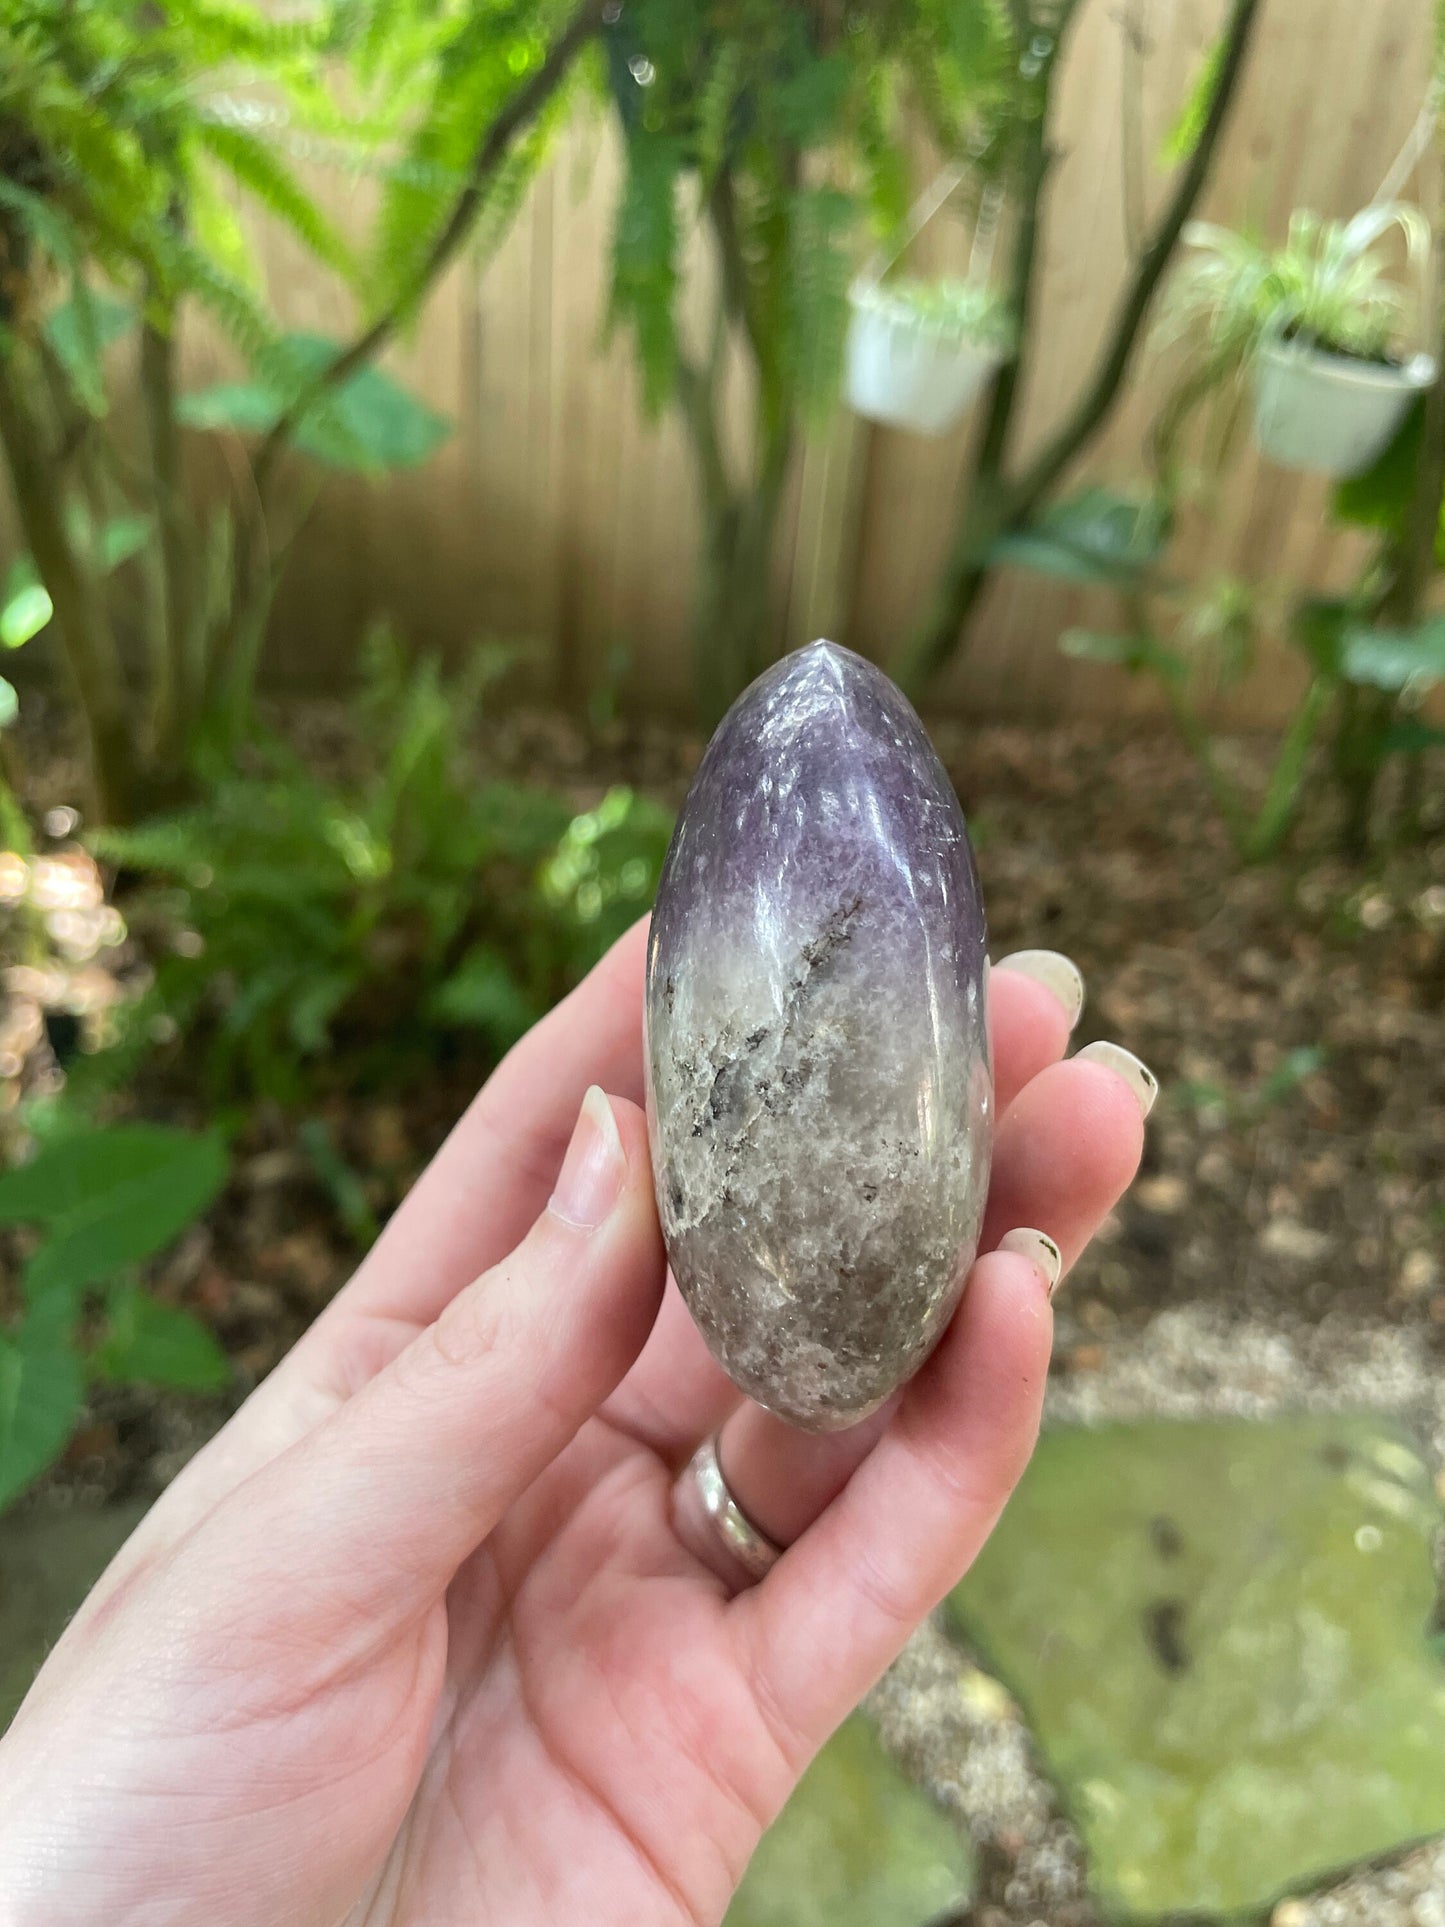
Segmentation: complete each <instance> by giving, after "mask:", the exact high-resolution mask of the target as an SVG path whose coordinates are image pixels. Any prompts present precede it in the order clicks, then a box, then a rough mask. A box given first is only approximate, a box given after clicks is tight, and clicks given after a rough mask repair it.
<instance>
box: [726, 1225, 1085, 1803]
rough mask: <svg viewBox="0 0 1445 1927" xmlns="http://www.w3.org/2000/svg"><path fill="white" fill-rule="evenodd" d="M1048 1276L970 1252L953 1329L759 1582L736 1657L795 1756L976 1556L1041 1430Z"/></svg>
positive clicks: (741, 1622)
mask: <svg viewBox="0 0 1445 1927" xmlns="http://www.w3.org/2000/svg"><path fill="white" fill-rule="evenodd" d="M1052 1335H1053V1319H1052V1314H1051V1312H1050V1308H1049V1280H1048V1278H1047V1277H1046V1276H1045V1274H1044V1271H1043V1270H1042V1269H1041V1268H1040V1266H1039V1265H1038V1264H1037V1263H1035V1262H1034V1261H1032V1260H1031V1259H1030V1258H1029V1257H1027V1256H1025V1255H1023V1254H1022V1253H1021V1252H1019V1251H995V1252H991V1253H990V1254H989V1255H988V1256H987V1257H985V1258H980V1259H979V1261H978V1263H977V1264H976V1265H975V1266H974V1269H973V1274H972V1276H971V1278H970V1280H969V1285H968V1289H967V1291H966V1292H965V1293H964V1296H963V1304H962V1307H961V1308H960V1311H959V1313H958V1316H957V1317H956V1318H955V1319H954V1321H953V1325H952V1327H951V1329H950V1331H949V1334H948V1337H947V1338H946V1339H945V1340H944V1342H943V1344H942V1345H941V1346H940V1347H939V1349H938V1350H937V1351H936V1352H935V1353H934V1355H933V1357H932V1358H931V1359H930V1360H929V1362H928V1363H927V1365H925V1366H924V1368H923V1370H922V1371H921V1372H920V1373H919V1374H918V1376H917V1377H916V1378H915V1379H914V1380H913V1381H912V1383H911V1384H910V1385H909V1386H908V1388H907V1390H906V1392H905V1393H904V1396H903V1400H902V1402H901V1404H900V1406H899V1408H898V1413H897V1416H896V1417H895V1418H894V1420H893V1423H892V1424H891V1425H890V1426H889V1428H888V1430H887V1432H886V1433H885V1434H884V1436H883V1437H882V1438H881V1439H880V1440H879V1441H878V1443H877V1444H876V1445H875V1446H874V1447H873V1450H872V1451H871V1452H870V1453H869V1454H868V1456H867V1458H866V1459H864V1461H863V1463H862V1464H861V1465H860V1466H859V1467H858V1469H857V1471H856V1472H854V1474H853V1476H852V1478H851V1479H850V1480H849V1482H848V1484H847V1485H846V1486H845V1487H844V1489H843V1491H842V1492H841V1493H839V1495H838V1497H837V1498H836V1499H835V1500H834V1501H833V1503H832V1504H831V1505H830V1506H829V1507H828V1508H827V1510H826V1511H825V1512H824V1513H823V1514H822V1516H821V1517H820V1518H819V1519H818V1520H817V1521H816V1522H815V1523H814V1524H813V1525H812V1526H811V1527H810V1528H809V1529H808V1531H807V1532H805V1533H804V1534H803V1536H802V1538H801V1539H799V1540H798V1542H797V1544H796V1545H794V1546H792V1547H790V1548H789V1550H788V1551H787V1552H786V1553H784V1555H783V1557H782V1558H781V1559H780V1560H779V1562H778V1564H777V1565H776V1566H775V1567H774V1569H773V1570H772V1572H770V1573H769V1574H768V1576H767V1578H766V1579H765V1580H764V1581H763V1582H762V1584H761V1585H759V1586H757V1587H755V1588H754V1589H753V1590H752V1591H750V1592H745V1593H743V1594H742V1595H741V1596H740V1597H739V1598H738V1599H736V1600H735V1601H734V1603H733V1605H732V1608H731V1613H732V1617H733V1623H734V1629H735V1637H736V1638H737V1640H738V1642H739V1650H738V1655H737V1656H738V1660H739V1663H740V1665H741V1666H742V1668H743V1670H744V1672H745V1674H746V1675H747V1677H748V1678H749V1679H750V1680H751V1682H752V1685H753V1688H754V1691H755V1693H756V1696H757V1700H758V1704H759V1709H760V1711H761V1712H762V1714H763V1716H764V1717H765V1718H766V1719H768V1721H769V1723H770V1724H771V1726H772V1727H773V1730H774V1735H775V1738H776V1739H777V1741H778V1743H779V1745H780V1747H781V1748H782V1749H783V1751H784V1753H785V1754H786V1755H787V1756H788V1758H789V1761H790V1763H791V1764H792V1765H793V1766H794V1767H795V1769H796V1770H801V1768H802V1766H803V1765H804V1764H805V1763H806V1761H807V1760H808V1759H809V1758H810V1757H811V1755H812V1754H813V1752H814V1751H816V1749H817V1748H818V1747H819V1746H821V1744H822V1743H823V1741H824V1740H825V1739H826V1738H827V1736H828V1734H829V1733H831V1732H832V1730H833V1729H834V1727H836V1726H837V1725H839V1724H840V1723H841V1721H842V1720H843V1719H845V1718H846V1717H847V1715H848V1713H849V1712H850V1711H851V1710H852V1709H853V1707H854V1706H856V1705H857V1703H858V1701H859V1700H860V1699H861V1698H862V1697H863V1695H864V1694H865V1693H866V1692H867V1691H868V1689H869V1687H870V1686H872V1685H873V1683H874V1681H875V1680H877V1678H878V1677H879V1675H880V1674H881V1673H882V1672H883V1671H884V1670H885V1668H887V1667H888V1666H889V1665H890V1664H891V1662H892V1661H893V1660H894V1659H895V1658H896V1657H897V1655H898V1653H899V1652H900V1651H901V1650H902V1648H903V1645H904V1643H905V1642H906V1640H907V1639H908V1637H909V1635H910V1633H912V1631H913V1630H914V1628H915V1627H916V1626H917V1625H918V1624H919V1623H920V1621H922V1620H923V1619H924V1618H925V1617H926V1616H927V1615H928V1613H929V1612H931V1611H932V1609H933V1608H934V1606H936V1605H937V1604H938V1602H939V1600H940V1599H941V1598H942V1597H943V1595H944V1594H945V1593H946V1592H948V1591H949V1589H950V1588H951V1587H953V1586H954V1585H956V1584H957V1582H958V1581H959V1579H960V1578H962V1576H963V1574H964V1573H965V1572H966V1571H967V1570H968V1568H969V1566H970V1565H972V1563H973V1561H974V1559H975V1558H976V1557H977V1555H978V1553H979V1551H980V1550H981V1549H982V1547H983V1544H984V1541H985V1540H986V1539H987V1538H988V1535H989V1533H990V1532H991V1531H992V1530H993V1526H994V1523H995V1521H996V1520H997V1518H998V1516H999V1513H1000V1512H1001V1511H1002V1510H1003V1507H1004V1503H1005V1501H1006V1500H1007V1499H1008V1496H1009V1494H1010V1493H1011V1492H1012V1490H1013V1488H1014V1486H1015V1484H1016V1483H1017V1482H1018V1479H1019V1476H1020V1475H1021V1473H1022V1472H1023V1469H1024V1467H1025V1465H1026V1464H1027V1463H1028V1459H1029V1454H1030V1453H1031V1451H1032V1450H1033V1445H1034V1440H1035V1439H1036V1437H1037V1436H1038V1427H1039V1414H1040V1411H1041V1408H1042V1404H1043V1394H1044V1382H1045V1380H1046V1378H1047V1376H1048V1365H1049V1349H1050V1345H1051V1342H1052Z"/></svg>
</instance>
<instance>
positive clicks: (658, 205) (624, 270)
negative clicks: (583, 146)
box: [607, 132, 682, 411]
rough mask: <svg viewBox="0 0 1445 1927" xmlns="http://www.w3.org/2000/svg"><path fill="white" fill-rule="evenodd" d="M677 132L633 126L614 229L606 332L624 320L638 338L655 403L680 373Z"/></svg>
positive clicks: (653, 405) (645, 384)
mask: <svg viewBox="0 0 1445 1927" xmlns="http://www.w3.org/2000/svg"><path fill="white" fill-rule="evenodd" d="M681 161H682V153H681V149H680V147H679V144H678V143H677V142H676V141H675V140H668V139H663V138H659V137H657V136H654V135H649V134H644V133H640V132H639V133H637V134H634V135H633V137H632V138H631V139H630V140H629V141H628V143H627V179H626V181H625V182H624V184H623V189H622V196H621V199H620V201H619V203H618V207H617V223H616V226H615V228H614V230H613V235H612V289H611V296H610V299H609V302H608V308H607V329H608V331H609V332H611V330H613V329H615V328H616V327H617V326H618V325H619V324H621V323H624V322H625V323H626V324H627V325H628V326H629V327H630V328H631V329H632V331H633V334H634V336H635V338H636V342H637V356H638V363H639V366H640V367H641V370H642V389H643V399H644V401H645V403H646V405H647V407H648V408H649V409H651V410H654V411H656V410H658V409H660V408H661V407H662V405H663V404H664V402H666V401H667V399H668V397H669V396H670V394H671V393H672V386H673V382H674V380H675V378H676V373H677V328H676V321H675V318H674V312H673V311H674V305H675V302H676V298H677V288H678V223H677V195H678V174H679V170H680V166H681Z"/></svg>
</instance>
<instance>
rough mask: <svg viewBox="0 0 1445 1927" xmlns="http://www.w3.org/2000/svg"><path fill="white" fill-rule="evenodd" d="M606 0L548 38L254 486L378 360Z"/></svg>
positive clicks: (467, 227)
mask: <svg viewBox="0 0 1445 1927" xmlns="http://www.w3.org/2000/svg"><path fill="white" fill-rule="evenodd" d="M605 5H606V0H583V3H582V5H581V6H579V7H578V9H577V11H576V13H574V14H573V16H572V18H571V20H570V21H569V22H568V24H567V26H566V27H565V28H564V29H563V31H562V32H561V34H559V36H558V37H557V39H556V40H555V41H554V42H553V44H552V46H551V48H550V49H549V50H548V53H547V56H546V58H545V59H544V60H543V62H542V64H541V66H540V67H538V68H537V70H536V72H535V73H534V74H533V75H532V76H531V78H530V79H529V80H527V82H526V83H525V84H524V85H523V86H521V87H519V88H518V89H517V91H516V93H515V94H513V96H512V98H511V99H510V100H509V101H508V102H507V104H506V105H505V106H504V107H503V108H502V110H501V111H500V113H499V114H498V115H497V117H496V119H495V120H494V121H492V123H491V124H490V126H489V127H488V128H487V131H486V133H485V134H484V135H483V137H482V139H481V142H480V144H479V145H478V147H477V151H476V153H475V154H474V155H473V157H472V164H471V168H470V170H469V172H468V176H467V180H466V183H465V185H464V186H463V187H462V189H461V191H460V192H459V193H458V195H457V198H456V200H455V202H454V203H453V205H452V211H451V213H450V215H448V217H447V220H446V224H445V225H444V226H443V228H442V230H441V232H440V233H439V234H438V235H437V238H436V240H435V241H434V242H433V243H432V245H431V248H430V250H429V252H428V254H427V257H426V260H425V261H424V262H423V264H422V267H421V269H420V271H419V273H418V275H417V278H416V281H415V282H414V284H413V285H412V287H410V288H409V289H408V290H407V291H406V293H405V294H403V295H400V296H398V297H397V299H396V300H395V301H393V302H392V304H391V306H390V307H388V308H386V309H385V310H384V311H383V312H382V313H381V314H380V315H378V316H377V318H376V320H375V321H373V322H372V323H371V324H370V326H369V327H367V328H364V329H363V330H362V331H361V333H360V334H358V335H357V336H356V337H355V338H354V339H353V340H352V341H351V343H350V344H349V345H348V346H347V347H345V348H343V349H342V351H341V353H340V354H339V355H337V357H336V359H335V360H334V361H332V362H330V363H328V364H327V366H326V367H325V368H324V369H323V370H322V372H321V373H320V374H319V375H318V376H317V377H316V378H315V380H314V381H312V382H311V383H310V384H309V385H308V386H307V387H306V388H304V389H303V390H302V392H301V393H300V394H299V395H298V396H297V397H296V399H295V400H294V401H293V402H292V403H291V404H290V406H289V407H288V408H286V409H284V410H283V411H282V413H281V415H280V417H279V419H278V420H277V421H276V423H275V425H274V426H273V427H272V429H271V431H270V433H269V434H268V435H267V436H266V438H265V440H264V441H263V442H262V443H261V446H260V449H259V450H258V452H257V456H256V488H257V491H258V493H259V494H260V495H261V496H262V498H263V499H264V497H265V494H266V489H267V485H268V483H269V481H270V478H271V476H272V473H273V472H274V470H275V467H276V464H277V462H278V461H279V460H280V458H281V456H282V454H283V453H284V452H285V449H286V447H287V444H288V443H289V442H290V440H291V438H292V436H293V435H294V434H295V433H296V430H297V429H298V428H299V427H300V426H301V424H302V422H303V421H304V420H305V419H306V417H307V416H308V415H309V414H310V413H311V411H312V409H314V408H315V407H316V406H317V404H318V403H319V402H321V401H323V400H324V399H325V398H326V396H327V395H329V394H331V393H333V392H334V391H335V390H336V389H337V388H339V387H340V386H341V385H342V383H343V382H345V381H346V380H348V379H349V377H350V376H352V375H354V374H355V373H356V372H357V370H358V369H359V368H364V367H366V366H367V365H368V364H369V363H370V362H372V361H373V360H375V358H376V357H377V356H378V355H379V354H380V353H381V352H382V350H383V349H384V348H386V347H387V346H388V344H389V343H390V342H391V341H392V339H393V338H394V337H395V335H396V334H397V332H398V331H399V329H400V328H401V326H402V324H403V323H404V322H405V321H406V319H407V317H408V316H409V315H410V314H411V313H413V312H414V310H415V308H416V307H417V305H418V303H419V302H420V301H422V300H423V299H424V298H425V296H426V293H427V291H428V289H430V288H431V287H432V286H433V284H434V283H435V282H436V280H437V279H438V278H439V276H440V275H441V274H442V273H443V272H444V271H445V269H446V268H447V267H448V266H449V264H450V263H451V260H452V258H453V256H454V255H455V254H456V253H457V251H458V250H459V249H460V248H461V246H462V244H463V242H464V241H465V240H466V238H467V235H468V234H469V233H470V232H471V228H472V224H473V222H474V221H475V220H476V218H477V215H478V214H479V213H480V212H481V208H482V203H483V201H484V200H485V199H486V196H487V192H488V190H489V189H490V187H491V185H492V182H493V180H494V179H495V177H496V175H497V172H498V170H499V169H500V167H501V165H502V162H503V161H504V160H505V159H506V157H507V150H508V148H509V147H510V146H511V144H512V141H513V139H514V138H515V136H516V135H517V134H518V133H520V132H521V130H522V129H523V128H524V127H526V126H527V125H528V124H529V123H530V122H531V121H533V120H534V119H535V118H536V116H537V115H538V114H539V113H540V112H541V110H542V108H543V107H545V106H546V104H547V102H548V101H549V100H550V99H551V97H552V95H553V94H555V93H556V91H557V89H558V88H559V87H560V86H561V84H562V82H563V80H564V79H565V78H566V75H567V71H568V69H569V68H570V67H571V65H572V62H573V61H574V60H575V59H576V57H577V55H578V54H579V53H580V52H581V50H582V48H583V47H584V46H585V45H586V43H587V42H588V41H589V40H590V39H591V38H592V37H593V36H594V35H595V34H597V33H598V32H600V31H601V28H602V24H603V13H604V8H605Z"/></svg>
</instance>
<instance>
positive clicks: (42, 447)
mask: <svg viewBox="0 0 1445 1927" xmlns="http://www.w3.org/2000/svg"><path fill="white" fill-rule="evenodd" d="M22 360H28V358H27V357H25V355H24V350H23V347H22V345H21V343H20V340H19V338H18V337H17V336H15V335H10V336H8V337H5V336H0V441H3V444H4V450H5V460H6V463H7V466H8V467H9V470H10V480H11V485H12V488H13V490H14V494H15V502H16V507H17V508H18V510H19V513H20V522H21V526H22V528H23V529H24V532H25V539H26V541H27V542H28V543H29V545H30V551H31V553H32V555H33V556H34V557H35V565H36V568H37V569H38V570H39V572H40V578H41V580H42V581H43V582H44V584H45V587H46V590H47V592H48V593H49V595H50V599H51V601H52V603H53V604H54V607H55V622H56V628H57V630H58V631H59V635H60V641H61V646H62V650H63V654H64V659H65V664H66V669H67V671H68V673H69V676H70V681H71V684H72V687H73V689H74V692H75V698H76V704H77V707H78V709H79V712H80V714H81V716H82V717H83V718H84V720H85V726H86V733H87V735H88V737H89V749H90V766H91V773H92V781H93V785H94V789H95V803H96V807H97V810H98V812H99V814H100V816H101V817H102V818H103V819H104V820H106V821H110V822H116V821H121V822H123V821H124V820H125V818H126V816H127V815H128V813H129V811H130V808H131V806H132V803H133V801H134V798H135V793H136V758H135V743H134V736H133V732H132V729H131V721H130V716H129V713H128V710H127V706H126V702H125V691H124V686H123V683H122V679H121V670H120V658H119V653H118V651H117V649H116V643H115V636H114V633H113V632H112V629H111V626H110V617H109V614H108V612H107V610H106V606H105V598H104V594H103V592H102V589H101V585H100V583H99V581H98V580H97V579H96V578H95V577H94V576H93V575H92V574H91V573H90V571H89V569H88V567H87V564H86V562H85V559H84V558H83V556H82V555H81V553H80V550H79V548H78V547H77V545H76V544H74V543H73V542H72V541H71V539H70V534H69V531H68V530H67V529H66V526H65V518H64V515H63V513H62V508H61V503H60V501H59V500H58V498H57V495H56V489H55V474H56V471H55V464H54V461H53V459H52V453H53V451H51V450H49V449H47V447H46V440H47V438H46V432H45V426H44V423H43V422H42V421H41V420H40V418H39V417H38V415H37V414H36V412H35V408H34V401H33V398H34V396H35V395H37V394H38V393H39V392H41V388H42V382H41V377H40V374H39V371H38V369H37V368H36V367H35V366H33V365H29V366H24V367H22V366H21V365H20V363H21V361H22Z"/></svg>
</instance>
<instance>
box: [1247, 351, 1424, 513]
mask: <svg viewBox="0 0 1445 1927" xmlns="http://www.w3.org/2000/svg"><path fill="white" fill-rule="evenodd" d="M1435 374H1436V364H1435V361H1434V358H1433V357H1432V356H1430V355H1415V356H1413V357H1412V358H1411V359H1410V360H1409V361H1407V362H1404V363H1401V362H1379V361H1361V360H1360V359H1359V358H1358V356H1355V355H1341V354H1332V353H1331V352H1330V351H1329V350H1328V349H1325V348H1317V347H1312V346H1309V345H1308V344H1305V343H1301V342H1296V341H1272V342H1269V343H1267V344H1266V345H1265V346H1264V347H1262V348H1261V349H1259V351H1258V352H1257V354H1256V355H1255V358H1254V364H1253V368H1252V377H1253V384H1254V434H1255V440H1256V441H1257V442H1258V443H1259V446H1260V449H1261V451H1262V452H1263V453H1264V454H1266V455H1268V456H1269V458H1270V460H1271V461H1273V462H1278V463H1279V465H1280V467H1281V468H1299V469H1307V470H1310V471H1312V472H1313V473H1315V474H1318V475H1330V476H1334V477H1335V478H1336V479H1338V480H1344V479H1346V478H1347V477H1349V476H1352V475H1362V474H1363V473H1364V472H1365V470H1366V469H1367V468H1369V467H1370V466H1371V465H1372V464H1373V463H1374V462H1375V461H1377V460H1378V459H1379V457H1380V456H1381V455H1383V454H1384V452H1385V450H1386V449H1387V448H1388V447H1389V445H1390V443H1391V441H1392V440H1393V439H1394V436H1395V433H1396V431H1397V429H1398V428H1399V426H1400V423H1401V422H1402V421H1403V420H1404V417H1405V411H1406V409H1408V407H1409V406H1410V402H1411V399H1412V398H1413V397H1414V396H1415V395H1418V394H1419V393H1420V392H1421V390H1422V389H1425V388H1429V387H1430V386H1431V385H1432V384H1433V382H1434V380H1435Z"/></svg>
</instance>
